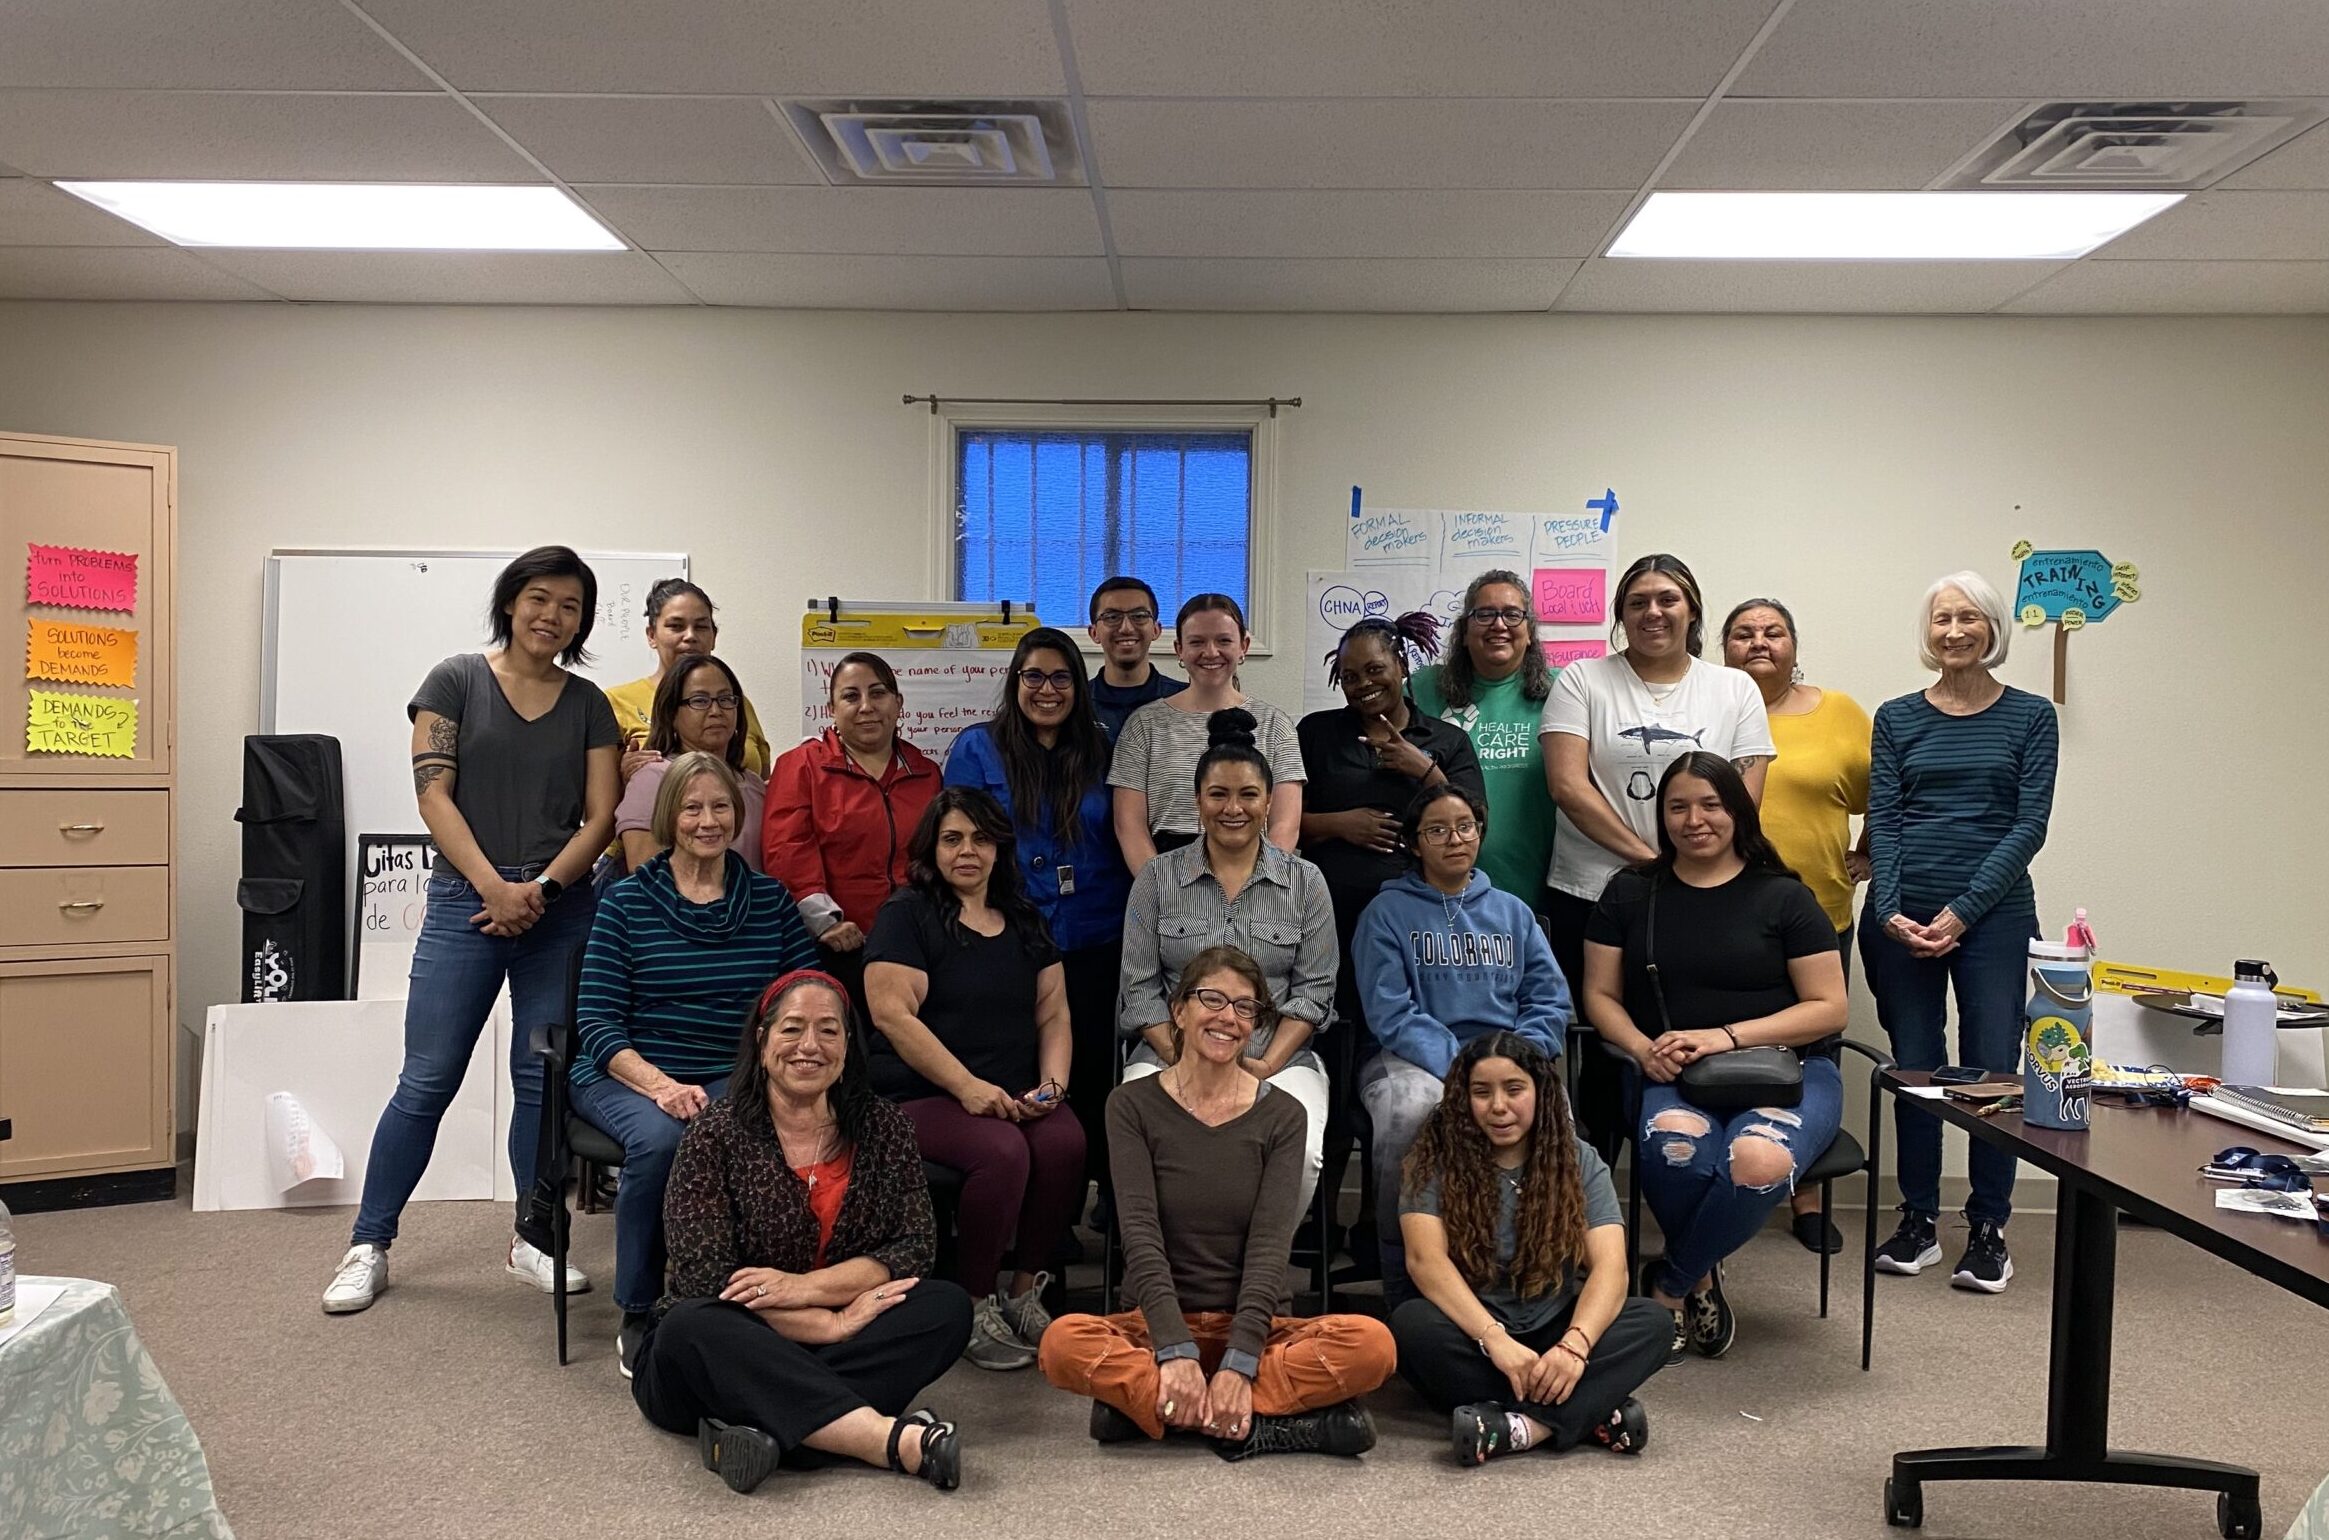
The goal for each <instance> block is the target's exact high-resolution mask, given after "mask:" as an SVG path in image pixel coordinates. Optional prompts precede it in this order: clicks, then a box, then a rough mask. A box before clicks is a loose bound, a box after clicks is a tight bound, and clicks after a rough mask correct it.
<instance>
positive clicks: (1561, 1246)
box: [1402, 1032, 1585, 1299]
mask: <svg viewBox="0 0 2329 1540" xmlns="http://www.w3.org/2000/svg"><path fill="white" fill-rule="evenodd" d="M1483 1059H1510V1060H1511V1061H1512V1062H1513V1063H1514V1064H1516V1065H1518V1066H1519V1067H1520V1072H1521V1073H1522V1074H1524V1075H1526V1076H1528V1078H1529V1079H1530V1080H1532V1081H1534V1082H1535V1083H1536V1126H1535V1127H1533V1128H1532V1129H1530V1130H1529V1141H1528V1156H1527V1158H1526V1160H1524V1161H1523V1162H1522V1165H1521V1171H1522V1183H1521V1189H1520V1205H1519V1211H1518V1212H1517V1213H1516V1214H1515V1215H1514V1225H1513V1229H1514V1231H1515V1238H1516V1240H1517V1244H1516V1245H1515V1247H1514V1248H1513V1253H1512V1268H1511V1272H1510V1275H1509V1279H1510V1283H1511V1286H1512V1289H1513V1292H1514V1293H1516V1294H1518V1295H1519V1296H1520V1297H1521V1298H1523V1299H1536V1298H1538V1297H1540V1296H1542V1295H1545V1294H1548V1293H1550V1292H1551V1291H1552V1290H1554V1289H1555V1288H1558V1287H1559V1286H1560V1285H1561V1284H1562V1283H1563V1282H1564V1281H1565V1280H1566V1279H1567V1278H1568V1276H1569V1273H1570V1271H1571V1270H1572V1269H1573V1268H1575V1267H1578V1266H1580V1265H1582V1264H1583V1262H1584V1260H1585V1183H1584V1178H1583V1175H1582V1173H1581V1172H1580V1170H1579V1168H1578V1164H1577V1140H1576V1136H1575V1134H1574V1133H1573V1132H1572V1131H1571V1127H1570V1122H1569V1100H1568V1097H1567V1096H1565V1095H1564V1094H1562V1090H1561V1077H1560V1073H1559V1071H1558V1070H1557V1069H1556V1068H1555V1065H1554V1061H1553V1060H1552V1059H1551V1058H1550V1057H1549V1056H1547V1055H1546V1053H1545V1051H1544V1050H1543V1049H1542V1048H1540V1047H1538V1046H1537V1044H1536V1043H1535V1042H1534V1041H1532V1040H1530V1039H1528V1038H1525V1037H1522V1036H1520V1035H1519V1034H1518V1033H1514V1032H1490V1033H1488V1034H1486V1035H1485V1036H1482V1037H1476V1038H1474V1039H1472V1041H1470V1042H1469V1043H1466V1044H1465V1045H1464V1047H1463V1050H1462V1051H1461V1052H1460V1053H1458V1054H1457V1055H1456V1062H1455V1065H1454V1067H1452V1068H1451V1069H1449V1071H1448V1075H1447V1086H1446V1089H1445V1090H1444V1091H1442V1092H1441V1094H1440V1102H1439V1105H1438V1106H1437V1107H1434V1108H1433V1109H1432V1110H1431V1116H1430V1117H1429V1118H1427V1119H1425V1121H1424V1125H1423V1131H1422V1133H1420V1134H1418V1135H1417V1136H1416V1140H1415V1146H1414V1148H1413V1149H1411V1150H1409V1151H1408V1152H1407V1163H1406V1166H1405V1167H1404V1168H1403V1172H1402V1177H1403V1186H1404V1187H1405V1190H1406V1191H1408V1192H1416V1191H1419V1190H1420V1189H1422V1188H1424V1187H1426V1186H1428V1185H1430V1184H1431V1183H1433V1182H1437V1183H1438V1184H1439V1217H1440V1223H1441V1224H1443V1225H1445V1226H1446V1227H1447V1236H1448V1257H1449V1259H1450V1260H1451V1261H1453V1262H1454V1263H1455V1264H1456V1269H1457V1271H1459V1272H1461V1273H1462V1274H1463V1275H1464V1279H1465V1281H1466V1282H1467V1283H1469V1284H1471V1285H1472V1286H1473V1287H1474V1288H1480V1287H1483V1286H1485V1285H1488V1284H1491V1283H1494V1282H1495V1281H1496V1278H1497V1274H1498V1268H1497V1265H1496V1215H1497V1209H1498V1207H1499V1199H1498V1196H1497V1191H1496V1187H1497V1182H1498V1180H1499V1177H1498V1174H1497V1171H1496V1161H1495V1156H1494V1152H1493V1151H1492V1149H1491V1148H1490V1146H1489V1143H1488V1136H1487V1135H1486V1134H1485V1133H1483V1132H1481V1130H1480V1124H1479V1120H1478V1119H1476V1118H1474V1117H1473V1116H1472V1071H1473V1069H1474V1068H1476V1067H1477V1066H1478V1065H1479V1063H1480V1061H1481V1060H1483Z"/></svg>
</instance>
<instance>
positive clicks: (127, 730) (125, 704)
mask: <svg viewBox="0 0 2329 1540" xmlns="http://www.w3.org/2000/svg"><path fill="white" fill-rule="evenodd" d="M31 694H32V699H31V701H30V702H29V704H28V705H27V706H26V708H25V716H24V747H25V749H26V751H27V752H28V753H33V754H94V755H96V756H98V757H99V758H103V759H131V758H134V757H136V754H137V702H136V701H134V700H128V699H123V698H118V697H106V696H98V695H58V694H55V693H53V692H51V691H48V690H34V691H32V692H31Z"/></svg>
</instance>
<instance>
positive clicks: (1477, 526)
mask: <svg viewBox="0 0 2329 1540" xmlns="http://www.w3.org/2000/svg"><path fill="white" fill-rule="evenodd" d="M1439 517H1440V531H1439V565H1440V567H1441V568H1442V569H1443V570H1445V571H1449V572H1467V573H1468V572H1477V571H1479V570H1480V569H1482V568H1484V567H1519V566H1523V565H1525V564H1526V563H1527V561H1528V542H1529V537H1530V535H1531V533H1532V532H1533V531H1532V530H1531V525H1533V524H1534V523H1535V520H1533V519H1532V518H1530V517H1529V516H1528V515H1527V514H1525V513H1471V512H1464V513H1443V514H1441V515H1440V516H1439Z"/></svg>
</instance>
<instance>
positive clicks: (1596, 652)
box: [1544, 641, 1609, 668]
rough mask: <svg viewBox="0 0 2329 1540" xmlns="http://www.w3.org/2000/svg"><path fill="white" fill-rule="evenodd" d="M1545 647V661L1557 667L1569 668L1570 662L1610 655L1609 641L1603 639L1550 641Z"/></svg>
mask: <svg viewBox="0 0 2329 1540" xmlns="http://www.w3.org/2000/svg"><path fill="white" fill-rule="evenodd" d="M1544 649H1545V661H1546V662H1547V663H1550V664H1551V665H1552V666H1553V667H1555V668H1567V667H1568V666H1569V665H1570V664H1572V663H1578V662H1582V661H1583V660H1584V659H1586V658H1605V657H1607V656H1609V643H1607V642H1602V641H1583V642H1555V641H1548V642H1546V643H1545V644H1544Z"/></svg>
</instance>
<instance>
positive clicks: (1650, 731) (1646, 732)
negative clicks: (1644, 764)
mask: <svg viewBox="0 0 2329 1540" xmlns="http://www.w3.org/2000/svg"><path fill="white" fill-rule="evenodd" d="M1618 736H1619V737H1620V738H1631V739H1633V740H1634V741H1635V742H1637V743H1639V744H1640V745H1641V746H1642V752H1644V753H1648V752H1649V751H1650V750H1652V749H1654V748H1656V747H1657V746H1658V745H1659V744H1661V743H1687V744H1689V745H1690V746H1691V747H1693V748H1704V747H1706V745H1705V744H1704V743H1702V742H1700V741H1699V740H1701V739H1702V738H1704V737H1705V736H1706V729H1705V728H1703V727H1702V728H1700V729H1699V730H1698V731H1697V732H1694V733H1678V732H1676V731H1675V730H1674V729H1673V728H1671V727H1660V726H1658V725H1657V724H1656V723H1654V722H1651V723H1645V724H1644V725H1642V726H1640V727H1628V728H1624V729H1621V730H1620V731H1619V733H1618Z"/></svg>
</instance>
